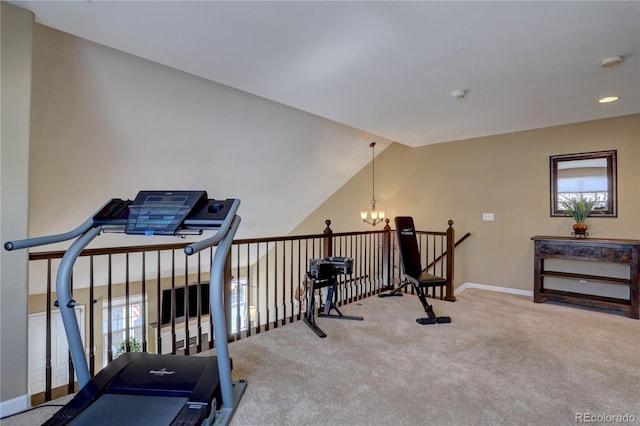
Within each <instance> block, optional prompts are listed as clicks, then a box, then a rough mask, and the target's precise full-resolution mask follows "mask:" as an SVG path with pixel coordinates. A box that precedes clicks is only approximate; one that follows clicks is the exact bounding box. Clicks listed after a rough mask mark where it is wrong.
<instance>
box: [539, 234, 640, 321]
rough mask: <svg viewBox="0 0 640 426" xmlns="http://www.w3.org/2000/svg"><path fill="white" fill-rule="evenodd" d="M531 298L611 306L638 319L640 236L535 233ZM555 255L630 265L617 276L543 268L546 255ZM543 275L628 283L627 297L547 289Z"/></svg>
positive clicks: (557, 256) (604, 306) (568, 258)
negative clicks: (608, 236)
mask: <svg viewBox="0 0 640 426" xmlns="http://www.w3.org/2000/svg"><path fill="white" fill-rule="evenodd" d="M531 239H532V240H533V241H534V243H535V251H534V286H533V301H534V302H535V303H543V302H546V301H547V300H555V301H560V302H566V303H573V304H578V305H583V306H593V307H597V308H604V309H612V310H616V311H620V312H624V313H625V314H627V315H628V316H630V317H631V318H635V319H640V315H639V314H640V312H639V310H638V293H639V287H640V240H621V239H599V238H583V239H578V238H571V237H547V236H535V237H532V238H531ZM549 258H556V259H566V260H580V261H586V262H610V263H621V264H628V265H629V276H628V277H626V278H617V277H611V276H602V275H589V274H581V273H573V272H560V271H552V270H546V269H545V267H544V261H545V259H549ZM545 277H560V278H568V279H575V280H582V281H597V282H599V283H605V284H606V283H609V284H617V285H628V286H629V299H628V300H626V299H618V298H612V297H605V296H596V295H591V294H581V293H575V292H568V291H561V290H552V289H547V288H545V286H544V278H545Z"/></svg>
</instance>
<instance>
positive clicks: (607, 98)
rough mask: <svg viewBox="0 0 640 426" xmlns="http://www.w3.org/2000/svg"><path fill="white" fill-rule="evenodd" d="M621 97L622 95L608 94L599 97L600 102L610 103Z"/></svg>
mask: <svg viewBox="0 0 640 426" xmlns="http://www.w3.org/2000/svg"><path fill="white" fill-rule="evenodd" d="M618 99H620V96H606V97H604V98H600V99H598V102H600V103H601V104H608V103H609V102H615V101H617V100H618Z"/></svg>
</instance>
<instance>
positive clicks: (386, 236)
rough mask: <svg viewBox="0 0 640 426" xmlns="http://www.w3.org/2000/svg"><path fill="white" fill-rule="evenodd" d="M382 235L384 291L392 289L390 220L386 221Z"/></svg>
mask: <svg viewBox="0 0 640 426" xmlns="http://www.w3.org/2000/svg"><path fill="white" fill-rule="evenodd" d="M384 222H385V225H384V233H383V234H382V289H381V290H384V289H391V287H392V286H391V226H389V218H387V219H385V220H384Z"/></svg>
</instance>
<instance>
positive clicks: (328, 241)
mask: <svg viewBox="0 0 640 426" xmlns="http://www.w3.org/2000/svg"><path fill="white" fill-rule="evenodd" d="M324 223H326V224H327V227H326V228H324V231H322V234H323V235H324V243H323V244H322V257H323V258H326V257H331V256H333V231H332V230H331V228H330V226H331V221H330V220H329V219H327V220H325V221H324Z"/></svg>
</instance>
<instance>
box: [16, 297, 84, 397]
mask: <svg viewBox="0 0 640 426" xmlns="http://www.w3.org/2000/svg"><path fill="white" fill-rule="evenodd" d="M75 310H76V319H77V320H78V326H79V327H80V336H82V341H83V342H84V306H82V305H81V306H76V308H75ZM46 327H47V315H46V313H45V312H39V313H37V314H31V315H29V351H28V352H29V394H31V395H34V394H37V393H40V392H44V391H45V374H46V342H47V340H46V339H47V328H46ZM68 359H69V345H68V344H67V337H66V335H65V333H64V326H63V325H62V316H61V315H60V311H59V310H57V309H56V310H54V311H51V387H52V388H55V387H58V386H64V385H66V384H67V383H68V382H69V364H68Z"/></svg>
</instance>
